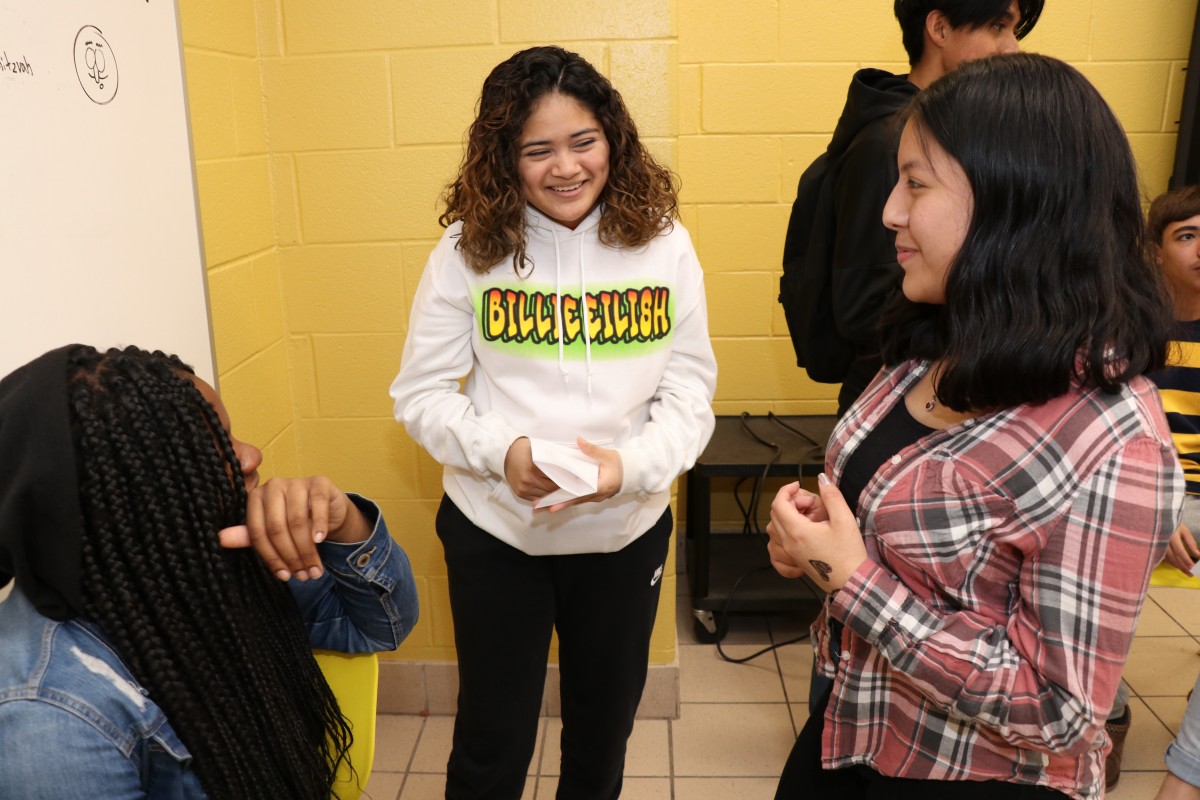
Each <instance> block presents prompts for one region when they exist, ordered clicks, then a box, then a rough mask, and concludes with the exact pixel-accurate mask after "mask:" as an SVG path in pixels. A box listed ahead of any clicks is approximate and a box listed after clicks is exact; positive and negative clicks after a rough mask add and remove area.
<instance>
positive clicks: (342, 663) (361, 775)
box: [313, 650, 379, 800]
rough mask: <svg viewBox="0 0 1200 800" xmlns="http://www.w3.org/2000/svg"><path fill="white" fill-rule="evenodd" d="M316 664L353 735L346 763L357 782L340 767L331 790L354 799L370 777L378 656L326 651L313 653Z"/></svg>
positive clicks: (345, 799) (373, 740) (373, 754)
mask: <svg viewBox="0 0 1200 800" xmlns="http://www.w3.org/2000/svg"><path fill="white" fill-rule="evenodd" d="M313 655H314V656H316V659H317V665H318V666H319V667H320V668H321V672H323V673H325V680H326V681H328V682H329V688H331V689H333V694H334V696H336V697H337V701H338V705H339V706H341V709H342V714H343V716H345V717H346V720H347V721H348V722H349V723H350V727H351V730H352V731H353V732H354V744H352V745H351V746H350V763H351V764H353V765H354V770H355V772H357V773H358V779H357V780H355V778H354V776H352V775H351V774H350V770H349V769H347V767H346V766H345V765H344V764H343V765H342V767H341V768H340V769H339V770H338V775H337V780H336V781H335V782H334V784H333V789H334V791H335V792H337V796H338V797H339V798H340V799H341V800H357V798H358V797H359V795H361V794H362V789H363V787H365V786H366V785H367V779H368V778H370V777H371V765H372V762H373V761H374V760H375V714H376V708H377V705H378V699H379V657H378V656H376V655H375V654H374V653H367V654H365V655H347V654H345V653H334V652H332V651H329V650H314V651H313Z"/></svg>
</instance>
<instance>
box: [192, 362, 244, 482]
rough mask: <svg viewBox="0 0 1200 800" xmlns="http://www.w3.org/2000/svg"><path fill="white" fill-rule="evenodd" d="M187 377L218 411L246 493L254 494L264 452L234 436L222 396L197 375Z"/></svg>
mask: <svg viewBox="0 0 1200 800" xmlns="http://www.w3.org/2000/svg"><path fill="white" fill-rule="evenodd" d="M185 377H187V378H188V379H190V380H191V382H192V383H194V384H196V388H197V389H199V390H200V394H201V395H202V396H203V397H204V399H205V400H207V401H208V402H209V404H210V405H212V407H213V408H214V409H215V410H216V412H217V417H218V418H219V419H220V420H221V425H222V426H224V428H225V432H226V433H228V434H229V441H230V442H232V443H233V452H234V453H235V454H236V455H237V458H238V464H239V465H240V466H241V469H242V478H243V479H244V480H245V483H246V492H247V493H249V492H252V491H253V490H254V487H256V486H258V481H259V476H258V468H259V467H260V466H262V460H263V455H262V451H261V450H259V449H258V448H257V447H255V446H254V445H252V444H247V443H245V442H243V441H241V440H239V439H238V438H237V437H236V436H234V435H233V431H232V429H231V427H230V422H229V412H228V411H226V410H225V404H224V403H222V402H221V398H220V396H219V395H218V394H217V392H216V390H215V389H213V387H211V386H209V385H208V384H207V383H206V382H204V381H203V380H201V379H200V378H198V377H196V376H195V375H190V374H189V375H186V376H185Z"/></svg>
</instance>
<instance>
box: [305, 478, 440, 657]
mask: <svg viewBox="0 0 1200 800" xmlns="http://www.w3.org/2000/svg"><path fill="white" fill-rule="evenodd" d="M347 496H348V497H349V498H350V500H351V502H353V503H354V504H355V505H356V506H358V509H359V510H360V511H361V512H362V513H363V515H364V516H365V517H366V518H367V521H368V522H369V523H371V525H372V531H371V536H370V538H368V539H367V540H366V541H365V542H356V543H353V544H340V543H338V542H322V543H321V544H319V545H317V550H318V552H319V553H320V556H321V561H322V562H323V564H324V567H325V570H324V574H323V575H322V576H321V577H320V578H317V579H316V580H308V581H298V580H296V579H295V578H293V579H291V580H290V581H288V588H289V589H291V591H292V596H293V597H294V598H295V600H296V604H297V605H298V606H299V608H300V616H301V618H302V619H303V620H304V625H305V627H306V628H307V629H308V635H309V639H310V640H311V641H312V646H313V647H314V648H315V649H319V650H335V651H337V652H340V653H375V652H380V651H383V650H395V649H396V648H397V647H399V646H400V643H401V642H403V641H404V639H405V638H406V637H407V636H408V634H409V633H411V632H412V629H413V626H414V625H415V624H416V622H417V614H418V611H417V589H416V584H415V581H414V579H413V574H412V566H411V565H410V564H409V562H408V556H407V555H406V554H405V553H404V550H403V548H401V547H400V545H399V544H397V543H396V542H395V540H393V539H392V536H391V534H390V533H389V532H388V529H387V524H386V523H385V522H384V520H383V515H382V514H381V513H380V511H379V507H378V506H377V505H375V503H373V502H371V501H370V500H368V499H366V498H365V497H360V496H358V495H354V494H348V495H347Z"/></svg>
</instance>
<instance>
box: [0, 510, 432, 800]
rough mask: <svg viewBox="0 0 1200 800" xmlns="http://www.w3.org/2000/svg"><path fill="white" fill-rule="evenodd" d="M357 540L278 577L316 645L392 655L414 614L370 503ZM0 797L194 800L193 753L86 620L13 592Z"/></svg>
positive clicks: (402, 560)
mask: <svg viewBox="0 0 1200 800" xmlns="http://www.w3.org/2000/svg"><path fill="white" fill-rule="evenodd" d="M350 497H351V499H352V500H353V501H354V503H355V505H357V506H358V507H359V509H360V510H361V511H362V512H363V514H364V515H365V516H366V517H367V520H368V522H371V523H372V524H373V526H374V530H373V531H372V533H371V537H370V538H369V539H368V540H367V541H365V542H359V543H356V544H338V543H335V542H324V543H322V544H320V545H318V546H317V549H318V551H319V553H320V555H321V560H322V562H323V564H324V567H325V570H324V573H323V574H322V576H321V577H320V578H318V579H315V580H309V581H305V582H300V581H296V580H294V579H293V580H292V581H290V582H289V583H288V586H289V588H290V589H291V590H292V594H293V596H294V597H295V598H296V602H297V604H298V605H299V607H300V613H301V615H302V617H303V618H304V623H305V626H306V627H307V628H308V632H309V638H310V639H311V640H312V644H313V647H314V648H318V649H325V650H337V651H341V652H347V653H368V652H376V651H381V650H394V649H395V648H396V647H398V646H399V645H400V643H401V642H402V641H403V640H404V638H405V637H406V636H407V635H408V634H409V633H410V632H411V631H412V627H413V625H414V624H415V623H416V621H417V593H416V588H415V586H414V581H413V575H412V568H411V567H410V566H409V563H408V557H407V556H406V555H405V554H404V551H403V550H402V549H401V548H400V546H399V545H397V544H396V543H395V542H394V541H393V540H392V538H391V536H390V535H389V534H388V530H387V526H386V525H385V524H384V521H383V518H382V516H381V515H380V513H379V509H378V507H377V506H375V504H374V503H372V502H370V501H369V500H366V499H364V498H361V497H357V496H354V495H350ZM0 797H3V798H4V800H50V798H53V799H54V800H66V798H85V797H88V798H90V797H96V798H101V797H102V798H105V800H126V799H127V798H149V799H150V800H195V799H199V798H204V797H206V795H205V793H204V790H203V789H202V788H201V787H200V782H199V780H198V779H197V778H196V775H195V773H194V772H192V769H191V754H190V753H188V750H187V748H186V747H184V745H183V743H182V742H181V741H180V740H179V738H178V737H177V736H176V734H175V731H174V730H173V729H172V728H171V725H170V723H169V722H168V721H167V719H166V717H165V716H164V714H163V711H162V709H160V708H159V707H158V706H157V705H156V704H155V703H154V701H153V700H151V699H150V698H149V696H148V694H147V692H146V690H145V689H143V688H142V687H141V686H139V685H138V683H137V682H136V681H135V680H134V678H133V676H132V675H130V673H129V671H128V670H127V669H126V668H125V665H124V664H122V663H121V659H120V658H119V657H118V656H117V654H116V653H114V652H113V650H112V648H111V647H110V646H109V644H108V642H107V641H106V639H105V637H104V635H103V634H102V633H101V632H100V630H99V628H97V627H96V626H95V625H94V624H91V623H90V622H87V621H83V620H78V619H76V620H71V621H68V622H55V621H54V620H51V619H49V618H47V617H44V616H42V615H41V614H39V613H38V611H37V610H36V609H35V608H34V607H33V605H32V604H31V603H30V602H29V600H28V599H27V598H26V597H25V595H24V594H22V593H21V591H20V590H19V589H13V591H12V593H11V595H10V596H9V597H8V599H6V600H4V601H3V602H0Z"/></svg>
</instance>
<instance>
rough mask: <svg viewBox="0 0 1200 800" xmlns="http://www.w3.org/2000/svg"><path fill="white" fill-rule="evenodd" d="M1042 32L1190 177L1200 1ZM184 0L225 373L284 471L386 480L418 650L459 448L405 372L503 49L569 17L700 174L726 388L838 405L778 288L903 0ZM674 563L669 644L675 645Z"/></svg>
mask: <svg viewBox="0 0 1200 800" xmlns="http://www.w3.org/2000/svg"><path fill="white" fill-rule="evenodd" d="M1048 6H1049V8H1048V9H1047V11H1046V13H1045V15H1044V17H1043V20H1042V22H1041V23H1040V24H1039V26H1038V28H1037V30H1036V31H1035V32H1034V33H1033V34H1032V35H1031V36H1030V37H1029V38H1028V39H1027V40H1026V43H1025V46H1026V48H1027V49H1030V50H1034V51H1038V52H1044V53H1047V54H1050V55H1054V56H1058V57H1060V58H1064V59H1066V60H1068V61H1071V62H1072V63H1074V64H1076V65H1077V66H1078V67H1079V68H1080V69H1081V70H1083V71H1084V72H1085V73H1086V74H1087V75H1088V76H1089V77H1090V78H1091V79H1092V80H1093V81H1094V82H1095V83H1096V85H1097V86H1098V87H1099V88H1100V90H1101V91H1102V92H1103V93H1104V95H1105V96H1106V97H1107V98H1108V99H1109V101H1110V102H1111V103H1112V104H1113V106H1114V108H1115V109H1116V112H1117V114H1118V116H1119V117H1120V119H1121V120H1122V122H1123V124H1124V125H1125V126H1126V128H1127V130H1128V132H1129V134H1130V139H1131V141H1132V143H1133V146H1134V149H1135V152H1136V154H1137V156H1138V159H1139V163H1140V164H1141V167H1142V170H1143V181H1144V185H1145V191H1146V192H1147V194H1148V195H1150V196H1152V195H1153V194H1156V193H1157V192H1159V191H1161V190H1162V189H1164V188H1165V186H1166V181H1167V176H1168V174H1169V172H1170V163H1171V159H1172V156H1173V152H1174V141H1175V130H1176V122H1175V118H1174V115H1175V113H1176V110H1177V109H1178V107H1179V103H1180V99H1181V96H1182V72H1181V70H1182V66H1183V63H1184V61H1185V60H1186V57H1187V47H1188V41H1189V33H1190V30H1191V26H1192V19H1193V16H1194V13H1195V8H1196V3H1195V0H1143V2H1140V3H1137V4H1130V3H1127V4H1116V3H1111V2H1105V1H1104V0H1049V3H1048ZM448 8H451V7H448V6H446V5H444V4H436V3H430V2H416V1H415V0H354V2H349V3H336V4H335V3H330V2H326V0H253V2H250V3H248V2H245V0H209V1H208V2H205V3H201V2H199V0H181V11H182V17H183V19H182V23H183V31H184V41H185V53H186V58H187V70H188V86H189V95H190V100H191V110H192V125H193V134H194V137H195V142H196V157H197V171H198V176H199V185H200V194H201V207H202V208H201V210H202V216H203V223H204V235H205V246H206V250H207V255H208V262H209V265H210V288H211V290H212V302H213V320H214V329H215V336H216V341H217V360H218V369H219V373H220V376H221V384H222V386H221V388H222V390H223V394H224V395H225V398H226V401H227V403H228V404H229V406H230V408H231V412H232V414H233V416H234V419H235V422H236V424H237V425H238V432H239V434H240V435H242V436H243V438H246V439H247V440H249V441H256V442H268V443H269V445H268V447H267V456H268V458H269V460H270V462H269V463H270V464H272V465H273V467H271V469H272V471H273V472H275V473H277V474H283V473H296V472H299V471H304V472H314V471H320V472H325V473H327V474H329V475H331V476H333V477H334V478H335V479H336V480H337V481H339V483H340V484H341V485H343V486H345V487H347V488H354V489H357V490H360V491H363V492H364V493H367V494H370V495H372V496H374V497H376V498H378V499H379V500H380V501H381V503H382V505H383V507H384V509H385V511H386V512H387V514H388V515H389V519H391V520H392V521H393V528H394V529H395V530H396V531H397V534H398V536H399V538H400V539H401V540H402V541H403V543H404V545H405V547H406V548H407V550H408V552H409V554H410V555H411V556H412V560H413V564H414V568H415V570H416V572H417V575H418V580H419V582H420V587H419V588H420V594H421V601H422V606H423V611H422V621H421V623H420V625H419V627H418V629H417V630H416V632H415V633H414V634H413V636H412V637H411V638H410V640H409V641H408V642H407V643H406V644H405V645H404V647H403V648H402V649H401V650H400V652H399V653H398V656H397V657H398V658H400V659H407V660H437V659H452V658H453V657H454V649H453V636H452V629H451V624H450V616H449V609H448V602H447V595H446V588H445V569H444V566H443V563H442V558H441V548H440V545H439V543H438V542H437V538H436V536H435V534H434V533H433V517H434V513H435V510H436V507H437V501H438V498H439V497H440V495H441V482H440V469H439V468H438V467H437V465H436V464H434V463H433V462H432V461H431V460H430V459H429V458H428V457H427V456H426V455H425V454H424V453H423V451H421V449H420V448H419V447H417V446H416V445H415V444H414V443H413V442H412V441H411V440H410V439H409V438H408V437H407V435H405V434H404V432H403V430H402V429H401V428H400V427H399V426H398V425H397V424H396V423H395V422H394V421H393V420H392V418H391V409H390V401H389V398H388V397H387V393H386V390H387V386H388V383H389V382H390V380H391V378H392V377H393V375H394V373H395V371H396V369H397V366H398V363H399V357H400V352H401V349H402V346H403V340H404V334H405V330H406V325H407V317H408V309H409V305H410V303H411V297H412V293H413V291H414V290H415V288H416V282H417V279H418V278H419V276H420V272H421V269H422V267H423V266H424V262H425V259H426V256H427V255H428V252H429V250H430V249H431V248H432V246H433V244H434V242H435V241H436V239H437V237H438V234H439V232H440V229H439V228H438V226H437V224H436V218H437V214H438V213H439V210H440V209H439V206H438V203H437V199H438V196H439V194H440V191H441V187H442V186H443V185H444V184H445V183H446V182H447V181H448V180H449V179H450V178H451V177H452V176H453V174H454V172H455V169H456V167H457V164H458V160H459V157H460V155H461V141H462V134H463V131H464V130H465V129H466V126H467V125H468V123H469V122H470V120H471V118H472V116H473V108H474V103H475V100H476V98H477V94H478V91H479V86H480V84H481V83H482V80H483V77H484V76H485V75H486V73H487V71H488V70H489V69H490V68H491V67H492V66H493V65H494V64H495V63H497V62H498V61H500V60H501V59H503V58H505V57H507V56H508V55H509V54H511V53H512V52H513V51H515V50H517V49H520V48H521V47H524V46H527V45H530V44H537V43H545V42H555V43H560V44H564V45H565V46H567V47H570V48H572V49H575V50H578V51H579V52H581V53H582V54H583V55H584V56H585V57H587V58H588V59H589V60H591V61H592V62H593V63H595V64H596V65H597V66H598V67H600V68H601V69H602V70H603V71H604V72H605V73H606V74H608V75H609V76H610V77H611V78H612V79H613V81H614V83H615V84H616V85H617V86H618V88H620V90H621V91H622V94H624V95H625V97H626V99H627V100H628V101H629V104H630V106H631V108H632V110H633V113H634V117H635V119H637V121H638V123H639V126H640V128H641V130H642V133H643V135H644V136H646V137H647V139H648V140H649V142H650V144H651V146H652V148H653V149H654V151H655V153H656V154H657V155H659V156H660V157H661V158H662V159H663V160H664V161H665V162H666V163H668V164H670V165H671V166H672V167H673V168H674V169H676V170H677V171H678V173H679V175H680V177H681V179H682V182H683V191H682V199H683V202H684V207H683V216H684V222H685V224H686V225H687V226H688V228H689V230H690V231H691V232H692V235H693V238H694V239H695V241H696V245H697V248H698V250H699V253H700V257H701V261H702V263H703V264H704V266H705V272H706V280H707V282H708V289H709V310H710V317H711V332H712V335H713V339H714V345H715V347H716V350H717V355H718V358H719V360H720V367H721V375H720V379H719V386H718V394H717V407H718V411H719V412H721V413H735V412H740V411H742V410H748V411H751V412H755V413H761V412H765V411H767V410H775V411H777V412H826V411H831V410H832V409H833V407H834V402H833V398H834V396H835V393H836V391H835V390H836V387H832V386H826V385H819V384H813V383H811V382H809V381H808V380H807V379H806V378H805V377H804V376H803V374H802V372H801V371H800V370H798V369H797V368H796V367H795V362H794V358H793V355H792V353H791V346H790V343H789V341H788V339H787V338H786V330H785V326H784V323H783V318H782V315H781V314H780V313H779V311H778V307H777V303H776V302H775V293H776V281H777V279H778V271H779V260H780V253H781V250H782V243H783V233H784V230H785V227H786V223H787V216H788V211H789V208H790V204H791V200H792V197H793V195H794V192H795V186H796V181H797V179H798V178H799V175H800V172H801V171H802V170H803V168H804V167H805V166H806V165H807V164H808V163H809V162H810V161H811V160H812V159H813V158H814V157H816V155H817V154H819V153H820V152H821V150H822V149H823V148H824V146H825V144H826V142H827V141H828V138H829V134H830V132H831V130H832V127H833V125H834V123H835V122H836V120H837V116H838V113H839V111H840V109H841V105H842V102H843V100H844V96H845V90H846V85H847V83H848V81H849V79H850V76H851V74H852V73H853V71H854V70H855V69H857V68H858V67H860V66H866V65H870V66H880V67H884V68H889V69H892V70H893V71H897V72H903V71H906V69H907V65H906V64H905V62H904V53H903V50H902V48H901V47H900V43H899V35H898V29H897V27H896V24H895V21H894V19H893V18H892V16H891V4H890V3H887V2H885V0H846V2H842V3H828V2H820V3H818V2H815V1H814V0H742V2H738V3H728V2H721V1H720V0H675V1H674V2H672V1H671V0H648V1H646V2H633V0H559V2H553V3H551V2H535V0H462V2H458V3H455V4H453V5H452V9H453V10H452V11H448V10H447V9H448ZM674 591H675V584H674V583H673V582H668V583H666V584H665V586H664V593H663V597H664V599H663V604H662V608H661V611H660V616H659V626H658V628H657V629H656V631H655V637H654V641H653V652H652V660H653V661H654V663H668V662H670V661H671V660H672V659H673V658H674V635H673V630H672V628H673V622H674V616H675V613H674V612H675V597H674Z"/></svg>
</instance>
